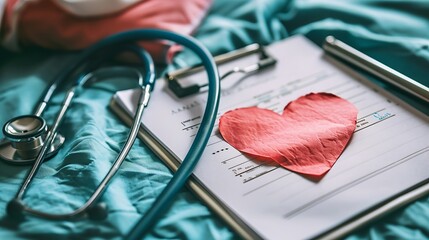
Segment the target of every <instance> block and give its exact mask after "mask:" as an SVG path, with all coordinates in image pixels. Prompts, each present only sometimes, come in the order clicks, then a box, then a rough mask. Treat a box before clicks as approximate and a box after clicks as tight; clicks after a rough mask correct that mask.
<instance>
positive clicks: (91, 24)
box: [0, 0, 211, 62]
mask: <svg viewBox="0 0 429 240" xmlns="http://www.w3.org/2000/svg"><path fill="white" fill-rule="evenodd" d="M111 2H113V3H114V4H110V3H111ZM100 3H101V1H100V0H80V1H65V0H5V1H2V0H0V8H1V7H2V5H4V7H3V10H4V13H3V19H2V21H1V35H0V40H1V43H2V45H3V46H4V47H6V48H8V49H10V50H19V49H22V48H23V47H28V46H40V47H44V48H49V49H65V50H78V49H82V48H85V47H87V46H89V45H91V44H93V43H95V42H97V41H98V40H100V39H102V38H104V37H106V36H109V35H111V34H114V33H117V32H121V31H125V30H131V29H139V28H159V29H165V30H170V31H174V32H177V33H181V34H191V33H192V32H193V30H194V29H195V28H196V27H197V26H198V24H199V23H200V21H201V20H202V18H203V17H204V15H205V13H206V12H207V10H208V8H209V6H210V4H211V0H183V1H165V0H144V1H143V0H128V1H127V0H104V2H103V3H104V4H105V5H109V4H110V5H109V6H108V7H104V8H103V7H97V6H100ZM85 6H87V7H86V8H85V10H82V11H79V9H80V8H84V7H85ZM114 6H116V8H115V7H114ZM0 17H1V14H0ZM142 45H143V46H144V47H145V48H146V49H147V50H148V51H149V52H150V53H151V54H152V55H153V58H154V59H155V61H157V62H165V61H167V59H168V56H171V55H172V52H175V51H176V50H177V48H170V47H171V43H169V42H165V41H164V42H161V41H159V42H151V43H142Z"/></svg>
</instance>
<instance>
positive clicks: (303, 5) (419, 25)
mask: <svg viewBox="0 0 429 240" xmlns="http://www.w3.org/2000/svg"><path fill="white" fill-rule="evenodd" d="M428 13H429V2H428V1H418V0H409V1H393V0H379V1H370V0H366V1H357V0H355V1H342V0H338V1H333V0H301V1H299V0H298V1H287V0H264V1H263V0H253V1H249V0H215V1H214V3H213V6H212V8H211V9H210V12H209V13H208V15H207V17H206V18H205V19H204V21H203V22H202V23H201V25H200V27H199V28H198V30H197V31H196V32H195V34H194V35H195V36H196V37H197V38H198V39H199V40H201V41H202V42H203V44H205V45H206V46H207V47H208V48H209V49H210V51H211V52H212V53H213V54H219V53H223V52H226V51H229V50H233V49H235V48H238V47H242V46H244V45H247V44H249V43H252V42H258V43H262V44H269V43H272V42H275V41H279V40H281V39H284V38H287V37H289V36H291V35H297V34H303V35H305V36H307V37H308V38H309V39H311V40H312V41H314V42H315V43H316V44H319V45H321V43H322V41H323V39H324V37H325V36H327V35H335V36H336V37H337V38H339V39H341V40H343V41H345V42H347V43H349V44H350V45H352V46H354V47H355V48H357V49H359V50H361V51H363V52H365V53H367V54H368V55H370V56H372V57H374V58H376V59H378V60H380V61H381V62H383V63H385V64H387V65H389V66H391V67H392V68H394V69H396V70H398V71H400V72H402V73H404V74H406V75H408V76H409V77H411V78H413V79H415V80H417V81H419V82H421V83H423V84H425V85H426V86H429V78H428V77H427V76H428V69H429V14H428ZM0 54H1V55H0V61H1V62H0V64H1V65H0V108H1V110H2V113H1V114H0V124H1V125H3V123H4V122H5V121H7V120H8V119H9V118H11V117H14V116H17V115H21V114H28V113H31V112H32V109H33V107H34V106H35V104H36V102H37V100H38V98H39V97H40V96H41V94H42V93H43V90H44V89H45V87H46V86H47V83H48V82H49V81H50V80H51V79H52V78H53V76H55V74H57V73H58V72H59V71H61V69H62V68H63V67H64V66H66V65H67V63H68V62H69V61H70V60H72V59H73V58H74V57H75V53H64V52H53V51H46V50H41V49H33V50H28V51H26V52H24V53H20V54H12V53H8V52H6V51H4V50H1V51H0ZM285 54H287V53H285ZM193 61H194V59H193V56H192V55H191V54H190V53H189V52H187V51H186V50H185V51H184V52H183V53H181V54H180V55H179V56H178V58H177V59H175V64H176V65H177V66H181V65H185V64H189V63H190V62H193ZM373 80H374V81H375V82H376V83H377V84H380V85H381V86H383V87H386V88H387V89H388V90H390V91H392V92H393V93H395V94H397V95H398V96H399V97H401V98H403V99H404V100H405V101H407V102H408V103H410V104H412V105H413V106H415V107H416V108H418V109H420V110H421V111H423V112H424V113H426V114H429V109H428V106H426V105H425V104H424V103H422V102H420V101H418V100H416V99H414V98H412V97H409V96H408V95H406V94H404V93H401V92H399V91H397V90H395V89H393V88H391V87H388V86H385V85H384V84H383V83H381V82H378V81H377V80H375V79H373ZM133 86H135V85H134V83H133V81H129V80H128V79H124V78H120V77H114V78H112V79H110V80H108V81H104V82H100V83H95V84H93V85H92V86H90V87H88V88H87V89H86V91H84V92H82V93H81V94H80V95H79V96H78V97H77V98H76V99H75V101H74V102H73V105H72V108H71V109H70V110H69V112H68V113H67V117H66V119H65V120H64V122H63V124H62V127H61V133H62V134H63V135H64V136H65V137H66V138H67V139H68V140H67V141H66V143H65V145H64V147H63V148H62V149H61V151H60V152H59V154H58V155H57V156H56V157H54V158H52V159H51V160H49V161H47V162H46V163H45V164H43V166H42V167H41V169H40V171H39V173H38V175H37V177H36V179H35V180H34V183H33V185H31V188H30V190H29V191H28V193H27V195H26V197H25V200H26V202H27V204H28V205H30V206H32V207H34V208H37V209H44V210H49V211H52V212H67V211H70V210H71V209H74V208H75V207H78V206H80V205H81V204H82V203H83V202H84V201H86V199H87V197H88V196H89V195H90V193H92V191H93V189H94V188H95V187H96V185H97V184H98V183H99V182H100V181H101V179H102V178H103V176H104V174H105V173H106V172H107V171H108V169H109V168H110V164H111V163H112V162H113V161H114V158H115V157H116V155H117V153H118V152H119V149H120V148H121V146H122V144H123V143H124V141H125V139H126V135H127V130H128V128H127V127H126V126H125V125H124V124H123V123H122V122H121V121H120V120H119V119H118V118H117V117H116V116H115V115H114V114H113V113H112V112H111V111H110V110H109V108H108V103H109V100H110V98H111V96H112V94H114V92H115V91H117V90H120V89H126V88H130V87H133ZM63 96H64V90H62V91H61V92H60V94H58V95H57V96H55V97H54V99H53V103H52V105H51V107H50V108H48V110H47V112H46V115H45V116H46V119H47V120H48V121H53V118H54V116H55V114H56V111H57V110H58V108H59V105H60V103H61V101H62V97H63ZM0 134H2V133H0ZM28 169H29V167H27V166H12V165H9V164H6V163H4V162H0V239H121V238H122V236H124V235H125V234H126V233H127V232H128V231H129V230H130V228H131V227H132V226H133V224H134V223H135V222H136V221H137V219H139V218H140V217H141V216H142V214H144V213H145V212H146V211H147V209H148V208H149V207H150V205H151V203H152V202H153V200H154V199H155V197H156V196H157V195H158V194H159V193H160V192H161V191H162V189H163V188H164V187H165V185H166V183H167V182H168V180H169V179H170V178H171V176H172V173H171V172H170V171H169V170H168V169H167V167H166V166H165V165H164V164H163V163H162V162H161V161H160V160H159V159H158V158H157V157H156V156H154V154H152V153H151V151H150V150H149V149H148V148H147V147H146V146H145V145H144V144H143V143H142V142H141V141H140V140H137V141H136V143H135V145H134V147H133V149H132V150H131V152H130V154H129V156H128V157H127V160H126V161H125V162H124V164H123V166H122V168H121V169H120V171H119V174H118V175H117V176H116V178H115V179H114V181H113V182H112V183H111V185H110V186H109V188H108V189H107V191H106V192H105V194H104V195H103V197H102V201H104V202H106V203H107V205H108V206H109V216H108V218H107V219H106V220H104V221H92V220H87V219H85V220H80V221H49V220H44V219H38V218H32V217H29V218H27V219H26V220H25V221H23V222H21V223H18V222H14V221H11V220H10V219H9V218H7V217H6V214H5V207H6V204H7V202H8V201H9V200H10V199H11V198H12V197H13V196H14V194H16V191H17V189H18V187H19V186H20V184H21V183H22V180H23V178H24V176H25V175H26V172H27V170H28ZM428 223H429V196H425V197H423V198H421V199H419V200H418V201H416V202H414V203H411V204H409V205H407V206H405V207H403V208H401V209H399V210H397V211H395V212H394V213H392V214H390V215H388V216H386V217H384V218H383V219H381V220H378V221H376V222H374V223H371V224H369V225H368V226H365V227H363V228H362V229H359V230H357V231H355V232H353V233H351V234H350V235H349V236H348V237H347V239H368V238H371V239H385V238H389V239H392V238H395V239H427V238H429V225H428ZM285 234H286V235H285V236H287V230H286V231H285ZM147 238H161V239H166V238H174V239H177V238H180V239H235V238H238V236H237V235H235V233H234V232H232V231H231V230H230V229H229V228H228V227H227V226H226V225H225V224H224V223H223V222H222V220H221V219H219V218H218V217H217V216H215V215H214V214H213V213H212V212H211V211H210V210H209V209H208V208H207V207H206V206H205V205H204V204H203V203H202V202H201V201H199V200H198V199H197V198H196V197H195V196H194V195H193V194H192V193H191V192H190V191H189V190H187V189H184V190H183V191H182V192H181V193H180V195H179V197H178V198H177V200H176V201H175V203H174V205H173V206H172V208H171V209H170V210H169V211H168V213H167V214H166V216H165V217H164V218H163V219H162V220H161V221H160V222H159V223H158V224H157V226H156V228H155V229H154V231H153V232H152V233H151V235H149V236H147Z"/></svg>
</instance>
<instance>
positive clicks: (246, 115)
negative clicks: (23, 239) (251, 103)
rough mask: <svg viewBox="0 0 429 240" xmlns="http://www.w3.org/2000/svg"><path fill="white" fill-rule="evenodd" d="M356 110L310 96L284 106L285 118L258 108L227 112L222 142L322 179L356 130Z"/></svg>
mask: <svg viewBox="0 0 429 240" xmlns="http://www.w3.org/2000/svg"><path fill="white" fill-rule="evenodd" d="M356 117H357V109H356V108H355V107H354V106H353V104H351V103H350V102H348V101H347V100H345V99H342V98H340V97H338V96H335V95H333V94H329V93H310V94H308V95H305V96H303V97H300V98H298V99H297V100H295V101H292V102H290V103H289V104H287V105H286V106H285V108H284V110H283V114H282V115H279V114H277V113H275V112H273V111H271V110H268V109H261V108H257V107H248V108H240V109H236V110H232V111H228V112H226V113H225V114H224V115H223V116H222V117H221V118H220V122H219V130H220V133H221V134H222V137H223V138H224V139H225V140H226V141H227V142H228V143H229V144H230V145H231V146H233V147H234V148H236V149H237V150H239V151H241V152H243V153H245V154H247V155H250V156H252V157H254V158H256V159H258V160H262V161H267V162H270V163H271V162H274V163H278V164H280V165H281V166H283V167H284V168H286V169H289V170H291V171H294V172H298V173H302V174H305V175H308V176H310V177H316V178H318V177H322V176H323V175H324V174H325V173H327V172H328V171H329V170H330V169H331V167H332V165H334V163H335V161H336V160H337V159H338V157H339V156H340V155H341V153H342V152H343V150H344V148H345V147H346V145H347V143H348V142H349V140H350V138H351V136H352V135H353V132H354V130H355V128H356Z"/></svg>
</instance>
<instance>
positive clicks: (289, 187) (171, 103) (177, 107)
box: [116, 37, 429, 239]
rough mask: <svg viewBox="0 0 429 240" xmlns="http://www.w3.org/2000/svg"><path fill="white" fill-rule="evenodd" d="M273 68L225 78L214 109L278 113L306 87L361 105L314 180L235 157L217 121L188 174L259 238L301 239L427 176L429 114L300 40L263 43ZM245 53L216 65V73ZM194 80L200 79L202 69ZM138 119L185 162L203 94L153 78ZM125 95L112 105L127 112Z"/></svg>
mask: <svg viewBox="0 0 429 240" xmlns="http://www.w3.org/2000/svg"><path fill="white" fill-rule="evenodd" d="M267 51H268V53H269V54H270V55H272V56H274V57H275V58H276V59H277V61H278V62H277V64H276V66H275V67H272V68H268V69H267V70H265V71H263V72H260V73H258V74H255V75H252V76H249V77H247V78H245V79H243V80H241V81H237V80H236V79H237V78H236V79H226V80H224V81H223V82H222V85H223V86H222V88H223V89H224V90H223V92H222V98H221V104H220V112H219V115H218V116H221V115H222V114H223V113H224V112H226V111H228V110H232V109H235V108H239V107H247V106H258V107H261V108H268V109H272V110H274V111H276V112H281V111H282V110H283V108H284V106H285V105H286V104H287V103H288V102H290V101H292V100H295V99H296V98H298V97H300V96H302V95H305V94H308V93H310V92H329V93H333V94H336V95H338V96H341V97H343V98H345V99H347V100H349V101H350V102H352V103H353V104H354V105H355V106H356V107H357V108H358V109H359V114H358V121H357V127H356V130H355V133H354V135H353V137H352V140H351V141H350V143H349V145H348V146H347V148H346V149H345V151H344V152H343V154H342V155H341V156H340V158H339V159H338V161H337V162H336V163H335V165H334V166H333V168H332V169H331V170H330V171H329V172H328V174H327V175H326V176H324V177H323V178H322V179H321V180H320V181H318V182H314V181H310V180H308V179H306V178H304V177H302V176H300V175H299V174H296V173H293V172H290V171H288V170H285V169H283V168H280V167H278V166H266V165H264V164H261V162H257V161H253V160H252V159H250V158H248V157H246V156H244V155H242V154H241V153H240V152H238V151H237V150H235V149H234V148H233V147H231V146H230V145H229V144H228V143H226V142H225V141H223V139H222V138H221V136H220V134H219V132H218V129H217V126H216V127H215V130H214V132H213V134H212V137H211V139H210V141H209V144H208V146H207V148H206V150H205V152H204V154H203V156H202V159H201V160H200V162H199V164H198V165H197V168H196V170H195V172H194V177H195V178H196V179H197V180H198V181H199V182H201V183H202V184H203V186H204V187H205V188H206V189H207V190H208V191H210V192H211V193H212V194H213V195H214V196H215V197H216V198H218V199H219V200H220V201H221V202H222V203H223V204H224V205H225V206H227V207H228V208H229V209H230V210H231V211H232V212H233V213H234V214H236V215H237V216H238V217H240V218H241V219H242V220H243V221H244V222H245V223H246V224H247V225H248V226H250V227H251V228H253V229H254V230H255V231H256V232H257V233H258V234H259V235H260V236H261V237H262V238H267V239H285V238H288V239H307V238H311V237H314V236H317V235H319V234H321V233H323V232H325V231H327V230H329V229H331V228H334V227H335V226H338V225H339V224H341V223H343V222H344V221H346V220H348V219H350V218H352V217H353V216H355V215H357V214H359V213H361V212H362V211H365V210H367V209H368V208H371V207H373V206H375V205H376V204H378V203H380V202H382V201H385V200H386V199H388V198H390V197H392V196H394V195H396V194H398V193H400V192H402V191H404V190H405V189H407V188H410V187H412V186H414V185H416V184H418V183H420V182H422V181H425V180H427V179H428V178H429V175H428V174H427V169H428V168H429V161H428V159H429V141H428V140H427V139H428V137H427V136H429V124H428V123H429V119H428V117H427V116H423V115H422V114H419V113H417V112H415V111H414V110H413V109H410V108H409V107H408V106H406V105H405V104H402V103H400V102H398V101H397V100H396V99H392V98H391V97H390V96H388V95H386V94H385V93H384V92H380V91H378V90H376V89H374V88H373V86H371V87H369V85H368V84H367V83H366V81H365V80H364V79H359V78H358V77H356V76H353V77H352V75H351V74H350V73H345V72H343V70H341V69H340V68H339V67H338V66H335V65H333V64H332V63H330V62H329V61H327V59H325V58H324V55H323V52H322V51H321V49H319V48H318V47H317V46H314V45H313V44H312V43H310V42H309V41H308V40H306V39H305V38H304V37H293V38H290V39H288V40H286V41H282V42H279V43H276V44H273V45H271V46H269V47H268V49H267ZM255 61H256V60H255V59H252V58H245V59H241V60H237V61H234V62H233V63H229V64H226V65H223V66H222V67H221V68H220V72H221V75H222V73H225V72H226V71H228V70H229V69H231V68H232V67H234V66H247V65H250V64H253V63H255ZM190 78H191V79H188V80H190V81H192V78H195V79H198V80H201V79H206V77H205V75H204V74H196V75H193V76H192V77H190ZM157 84H158V85H157V86H156V89H155V90H154V93H153V94H152V99H151V102H150V104H149V107H148V109H147V110H146V112H145V116H144V118H143V123H144V125H145V126H146V127H147V128H148V129H149V130H150V132H151V133H152V134H153V135H154V136H156V137H157V138H158V139H159V141H160V142H162V143H163V144H164V145H165V146H167V147H168V148H169V149H170V150H171V151H172V152H173V153H174V154H175V155H177V157H178V158H179V159H182V158H183V157H184V156H185V155H186V153H187V151H188V149H189V146H190V145H191V142H192V140H193V137H194V136H195V134H196V132H197V130H198V127H199V125H200V121H201V115H202V112H203V109H204V106H205V103H206V93H201V94H196V95H193V96H190V97H186V98H184V99H177V98H175V97H174V95H173V94H171V93H170V92H169V91H168V90H167V89H166V86H165V83H164V80H160V81H158V82H157ZM135 95H136V94H135V93H134V92H132V91H123V92H118V93H117V95H116V97H117V99H116V100H117V101H118V102H119V103H120V104H122V105H123V106H124V107H125V109H126V110H127V111H128V112H129V113H131V112H133V111H134V110H135V107H134V105H133V99H135V97H136V96H135Z"/></svg>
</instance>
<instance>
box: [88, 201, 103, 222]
mask: <svg viewBox="0 0 429 240" xmlns="http://www.w3.org/2000/svg"><path fill="white" fill-rule="evenodd" d="M86 213H87V214H88V218H89V219H92V220H98V221H100V220H104V219H106V218H107V215H108V209H107V205H106V203H104V202H100V203H97V204H95V205H94V206H92V207H89V208H88V210H86Z"/></svg>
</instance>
